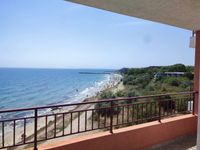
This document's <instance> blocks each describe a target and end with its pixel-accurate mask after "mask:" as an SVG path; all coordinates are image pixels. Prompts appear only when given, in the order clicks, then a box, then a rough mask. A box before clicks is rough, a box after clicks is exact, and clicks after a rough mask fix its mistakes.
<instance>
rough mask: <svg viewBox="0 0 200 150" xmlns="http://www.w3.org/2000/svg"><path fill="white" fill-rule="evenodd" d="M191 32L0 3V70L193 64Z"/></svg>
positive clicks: (47, 1)
mask: <svg viewBox="0 0 200 150" xmlns="http://www.w3.org/2000/svg"><path fill="white" fill-rule="evenodd" d="M190 36H191V31H188V30H183V29H180V28H176V27H172V26H168V25H163V24H160V23H155V22H151V21H146V20H142V19H138V18H134V17H129V16H125V15H120V14H116V13H112V12H108V11H104V10H99V9H96V8H91V7H86V6H83V5H78V4H73V3H70V2H66V1H64V0H0V67H15V68H16V67H17V68H107V69H120V68H122V67H146V66H158V65H171V64H176V63H183V64H185V65H193V64H194V49H191V48H189V37H190Z"/></svg>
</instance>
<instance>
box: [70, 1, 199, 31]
mask: <svg viewBox="0 0 200 150" xmlns="http://www.w3.org/2000/svg"><path fill="white" fill-rule="evenodd" d="M66 1H70V2H75V3H79V4H83V5H87V6H92V7H95V8H99V9H104V10H108V11H112V12H116V13H120V14H124V15H128V16H133V17H137V18H142V19H146V20H151V21H156V22H160V23H164V24H168V25H172V26H176V27H180V28H184V29H188V30H195V31H197V30H200V0H66Z"/></svg>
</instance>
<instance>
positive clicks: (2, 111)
mask: <svg viewBox="0 0 200 150" xmlns="http://www.w3.org/2000/svg"><path fill="white" fill-rule="evenodd" d="M195 93H198V92H197V91H190V92H178V93H168V94H157V95H147V96H136V97H124V98H115V99H102V100H97V101H88V102H81V103H72V104H60V105H49V106H41V107H29V108H18V109H7V110H0V113H8V112H17V111H34V110H35V109H38V110H39V109H47V108H56V107H67V106H79V105H86V104H95V103H103V102H110V101H123V100H136V99H143V98H152V97H161V96H168V95H171V96H172V95H186V94H195Z"/></svg>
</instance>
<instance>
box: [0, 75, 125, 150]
mask: <svg viewBox="0 0 200 150" xmlns="http://www.w3.org/2000/svg"><path fill="white" fill-rule="evenodd" d="M121 78H122V77H121V75H118V74H115V75H112V76H111V78H110V81H109V82H108V83H107V84H106V86H104V88H103V89H102V91H103V90H111V91H113V92H117V91H118V90H122V89H123V84H122V82H120V81H121ZM98 94H99V93H96V95H95V96H93V97H88V98H87V99H85V100H83V102H88V101H97V100H98V99H97V95H98ZM93 108H94V104H87V105H80V106H77V107H70V108H66V107H65V108H62V109H55V110H52V111H53V114H57V113H63V112H65V113H66V112H70V111H78V110H86V109H93ZM79 115H80V120H78V113H73V116H72V120H73V121H72V125H71V124H70V113H69V114H66V115H65V116H64V119H65V125H64V132H65V134H70V132H72V133H75V132H77V131H78V128H77V125H78V121H79V124H80V126H79V127H80V128H79V131H84V130H85V128H86V126H85V122H86V119H87V130H89V129H90V128H91V115H92V111H88V112H87V116H85V113H80V114H79ZM54 119H55V117H54V116H52V117H51V116H50V117H48V123H47V126H48V128H47V133H48V134H47V135H48V138H50V137H53V136H54V127H55V126H54ZM56 122H57V123H56V136H59V135H62V134H63V116H62V115H57V116H56ZM44 127H45V117H41V118H39V119H38V139H39V140H40V139H44V138H45V133H46V130H45V128H44ZM71 128H72V129H71ZM70 130H72V131H70ZM92 132H97V131H92ZM23 134H24V128H23V127H16V130H15V143H21V142H22V141H23V139H24V138H23ZM81 134H88V133H81ZM33 135H34V123H29V124H27V125H26V142H29V141H33V140H34V136H33ZM77 135H78V134H75V135H72V136H66V137H63V138H64V139H67V138H71V137H74V136H77ZM63 138H58V139H54V141H57V140H60V139H62V140H63ZM0 141H2V140H1V137H0ZM4 141H5V145H12V144H13V132H12V130H11V131H10V132H7V133H6V134H5V139H4ZM49 142H51V141H45V142H43V143H42V144H48V143H49ZM0 145H1V142H0ZM28 147H30V145H25V146H21V147H20V148H16V149H22V148H24V149H25V148H28Z"/></svg>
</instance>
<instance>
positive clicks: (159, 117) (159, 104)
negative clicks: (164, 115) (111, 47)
mask: <svg viewBox="0 0 200 150" xmlns="http://www.w3.org/2000/svg"><path fill="white" fill-rule="evenodd" d="M158 121H159V122H161V99H159V101H158Z"/></svg>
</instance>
